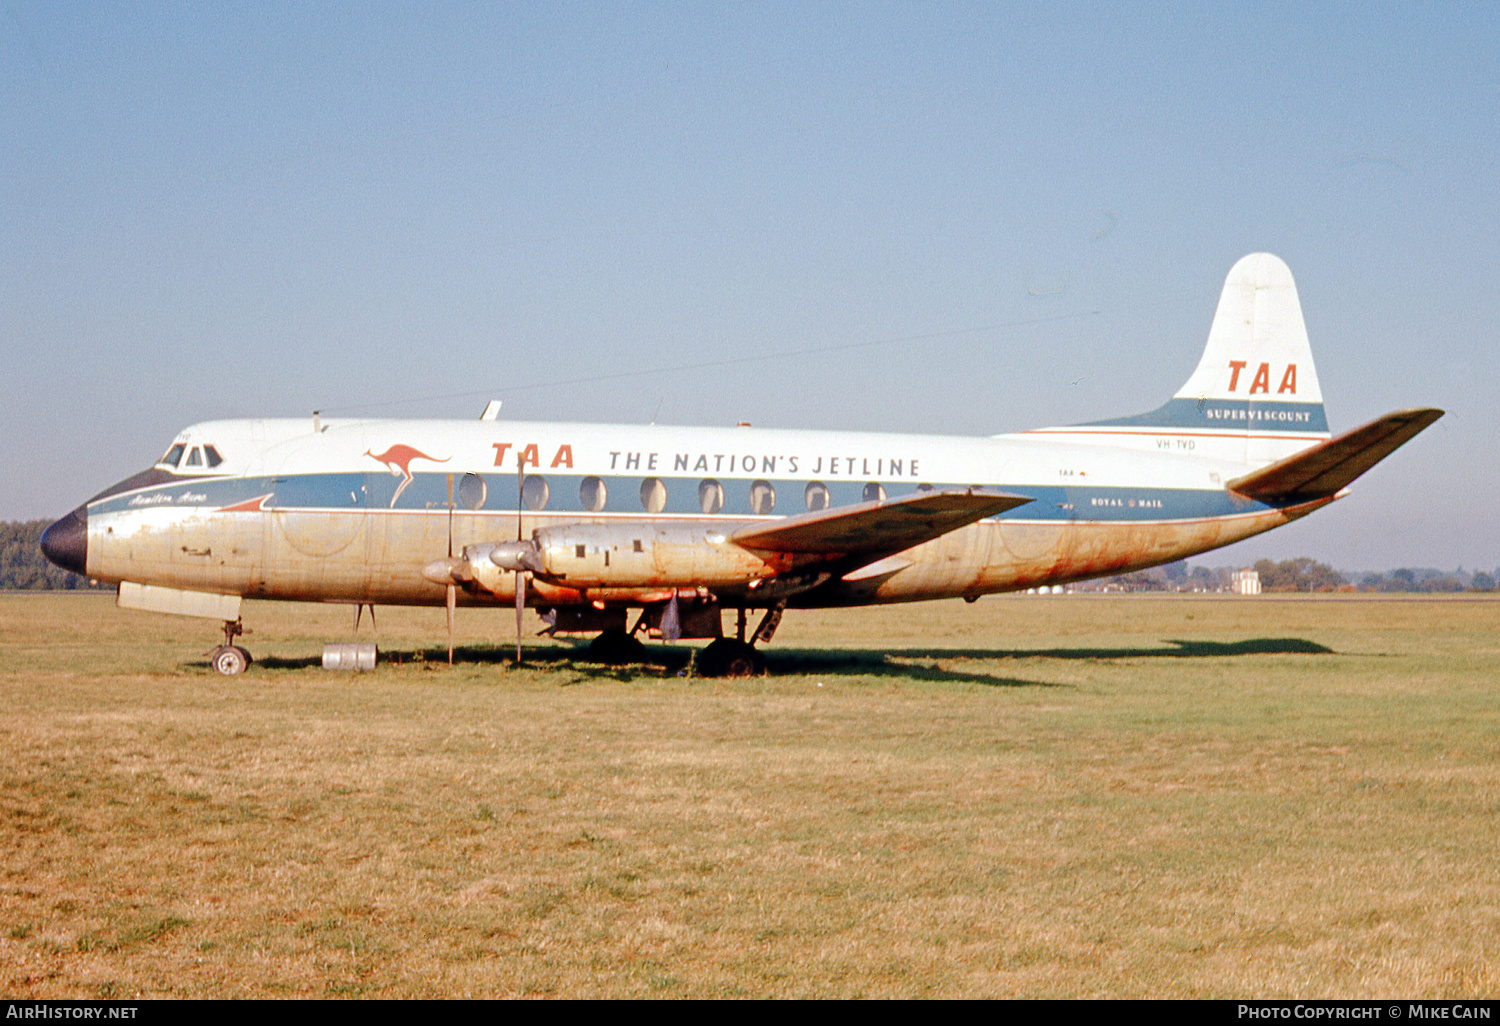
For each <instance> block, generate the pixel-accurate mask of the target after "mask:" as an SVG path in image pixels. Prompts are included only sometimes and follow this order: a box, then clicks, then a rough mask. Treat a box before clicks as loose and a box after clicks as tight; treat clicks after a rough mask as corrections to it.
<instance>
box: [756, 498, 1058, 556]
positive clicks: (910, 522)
mask: <svg viewBox="0 0 1500 1026" xmlns="http://www.w3.org/2000/svg"><path fill="white" fill-rule="evenodd" d="M1030 501H1031V499H1030V497H1028V496H1025V495H1007V494H1006V493H1004V492H996V491H987V490H985V489H982V488H968V489H963V490H959V489H946V490H935V491H928V492H917V493H916V494H914V495H908V496H905V497H903V498H900V499H886V500H885V501H883V502H862V503H860V504H858V505H856V506H840V507H838V508H837V509H825V510H819V511H818V512H816V513H803V514H801V515H799V516H795V517H788V518H787V519H785V520H778V521H776V522H775V523H771V524H754V525H752V526H750V527H746V528H743V529H741V530H739V531H736V532H735V533H734V534H733V535H731V536H730V539H729V540H730V541H732V542H734V543H735V544H736V545H739V546H742V547H744V548H747V549H758V550H760V551H762V552H795V553H814V554H818V555H823V556H831V557H841V556H853V555H869V556H872V557H876V556H879V555H886V554H889V553H892V552H900V551H902V550H903V549H909V548H911V547H912V546H913V545H920V544H922V543H923V542H927V541H931V540H932V539H934V538H938V537H941V536H942V535H945V534H947V533H948V532H949V531H956V530H958V529H959V528H960V527H967V526H968V525H969V524H972V523H975V522H976V521H979V520H983V519H984V518H985V517H990V516H994V515H995V514H996V513H1004V512H1005V511H1006V510H1008V509H1015V508H1016V507H1017V506H1021V505H1025V504H1026V503H1028V502H1030Z"/></svg>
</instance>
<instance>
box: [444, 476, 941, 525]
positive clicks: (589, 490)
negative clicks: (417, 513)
mask: <svg viewBox="0 0 1500 1026" xmlns="http://www.w3.org/2000/svg"><path fill="white" fill-rule="evenodd" d="M674 484H675V482H674ZM677 486H678V487H681V486H680V485H677ZM749 487H750V509H751V511H752V512H754V513H756V514H760V515H765V514H768V513H770V512H772V511H773V510H775V509H776V488H775V487H774V486H773V485H772V484H771V482H769V481H751V482H750V485H749ZM931 489H932V486H931V485H927V484H924V485H919V486H918V490H919V491H930V490H931ZM488 496H489V488H488V486H487V485H486V484H485V480H484V478H482V477H480V476H479V475H478V474H465V475H464V477H463V480H462V481H461V482H459V485H458V501H459V503H460V504H462V505H463V507H464V508H465V509H479V508H481V507H482V506H484V503H485V500H486V499H487V498H488ZM724 496H725V491H724V485H723V484H722V483H720V482H719V481H716V480H714V479H713V478H711V477H710V478H705V479H704V480H703V481H701V482H699V484H698V508H699V509H701V510H702V511H703V512H705V513H718V512H719V511H720V510H722V509H723V508H724ZM885 497H886V493H885V486H884V485H882V484H881V483H880V482H878V481H871V482H870V483H868V484H866V485H865V487H864V493H863V498H864V501H865V502H880V501H882V500H884V499H885ZM551 498H552V489H551V487H550V486H549V485H548V484H547V479H546V478H545V477H542V476H541V475H540V474H532V475H530V476H529V477H527V478H526V479H525V480H524V481H523V482H522V483H521V501H522V502H523V503H524V504H525V506H526V508H527V509H529V510H536V511H540V510H544V509H546V508H547V503H548V502H549V501H551ZM640 500H641V509H643V510H645V511H646V512H647V513H660V512H661V511H662V510H664V509H666V508H667V482H665V481H663V480H662V479H661V478H659V477H648V478H646V479H645V480H644V481H642V482H641V492H640ZM578 501H579V502H580V503H581V504H582V506H583V508H584V509H586V510H588V511H589V512H590V513H600V512H602V511H603V510H604V508H605V507H606V506H607V505H608V504H609V489H608V488H607V487H606V486H605V484H604V482H603V481H602V480H601V479H600V478H597V477H586V478H584V479H583V481H582V483H580V484H579V486H578ZM802 501H803V503H804V504H805V505H806V507H807V509H808V511H809V512H812V513H816V512H818V511H819V510H825V509H827V508H828V507H829V505H830V504H831V501H832V500H831V497H830V496H829V494H828V486H827V485H825V484H824V483H823V482H821V481H809V482H808V483H807V487H806V488H804V489H803V490H802Z"/></svg>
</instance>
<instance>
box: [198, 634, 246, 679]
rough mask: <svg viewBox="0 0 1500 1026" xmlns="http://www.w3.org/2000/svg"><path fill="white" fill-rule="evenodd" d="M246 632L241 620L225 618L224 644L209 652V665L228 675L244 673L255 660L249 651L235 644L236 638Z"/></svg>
mask: <svg viewBox="0 0 1500 1026" xmlns="http://www.w3.org/2000/svg"><path fill="white" fill-rule="evenodd" d="M244 633H245V628H244V626H243V625H242V624H241V623H240V621H238V620H225V621H224V644H222V645H220V646H219V647H218V648H216V649H214V650H213V651H212V652H210V653H209V654H208V663H209V665H210V666H212V667H213V668H214V669H215V670H217V671H218V672H219V673H222V674H223V675H224V676H226V677H233V676H235V675H236V674H240V673H244V672H245V671H246V670H247V669H249V668H250V664H251V663H252V662H254V660H253V659H251V658H250V653H249V652H247V651H246V650H245V649H243V648H241V647H240V646H239V645H236V644H234V639H235V638H236V637H238V636H239V635H241V634H244Z"/></svg>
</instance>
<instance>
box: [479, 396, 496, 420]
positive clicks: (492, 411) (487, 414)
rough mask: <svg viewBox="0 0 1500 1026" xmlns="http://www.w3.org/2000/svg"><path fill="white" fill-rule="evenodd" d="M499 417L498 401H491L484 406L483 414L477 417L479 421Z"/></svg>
mask: <svg viewBox="0 0 1500 1026" xmlns="http://www.w3.org/2000/svg"><path fill="white" fill-rule="evenodd" d="M498 416H500V400H499V399H491V400H490V401H489V402H488V403H486V404H485V406H484V412H483V413H481V414H480V415H479V419H480V420H494V419H495V418H496V417H498Z"/></svg>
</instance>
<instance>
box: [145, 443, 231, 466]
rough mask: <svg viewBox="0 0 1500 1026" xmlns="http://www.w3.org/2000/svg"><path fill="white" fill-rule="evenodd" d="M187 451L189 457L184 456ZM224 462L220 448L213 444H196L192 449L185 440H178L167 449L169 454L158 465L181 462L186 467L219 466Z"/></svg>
mask: <svg viewBox="0 0 1500 1026" xmlns="http://www.w3.org/2000/svg"><path fill="white" fill-rule="evenodd" d="M184 451H185V452H186V453H187V459H186V460H184V459H183V458H182V454H183V452H184ZM223 462H224V457H222V456H220V455H219V450H217V449H215V448H214V447H213V446H211V445H203V446H198V445H195V446H193V447H192V448H191V449H189V448H188V447H187V444H186V443H184V442H178V443H177V444H176V445H174V446H172V448H170V449H168V450H167V454H166V455H165V456H163V457H162V458H161V459H160V460H158V461H157V464H156V465H157V466H158V467H175V466H178V465H179V464H180V465H181V466H184V467H204V466H207V467H217V466H218V465H219V464H220V463H223Z"/></svg>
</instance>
